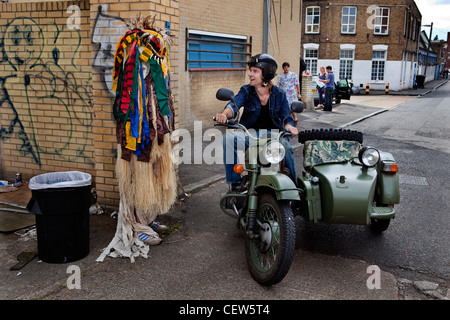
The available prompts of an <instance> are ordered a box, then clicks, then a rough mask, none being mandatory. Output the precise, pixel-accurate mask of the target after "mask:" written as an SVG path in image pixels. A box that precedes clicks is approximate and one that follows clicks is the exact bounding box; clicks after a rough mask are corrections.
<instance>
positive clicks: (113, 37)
mask: <svg viewBox="0 0 450 320" xmlns="http://www.w3.org/2000/svg"><path fill="white" fill-rule="evenodd" d="M105 11H106V8H105V7H102V6H98V11H97V16H96V17H95V23H94V29H93V30H92V43H94V44H96V45H97V51H96V53H95V57H94V61H93V63H92V67H93V68H94V69H96V70H98V71H99V72H100V73H101V77H102V81H103V83H104V84H105V86H106V88H107V89H108V90H109V92H110V94H111V96H115V92H114V91H113V90H112V71H113V66H114V53H115V50H116V44H117V43H118V42H119V40H120V38H121V37H122V36H123V35H124V34H125V33H126V32H127V31H128V28H127V25H126V23H125V20H124V19H122V18H120V17H114V16H111V15H108V14H106V12H105Z"/></svg>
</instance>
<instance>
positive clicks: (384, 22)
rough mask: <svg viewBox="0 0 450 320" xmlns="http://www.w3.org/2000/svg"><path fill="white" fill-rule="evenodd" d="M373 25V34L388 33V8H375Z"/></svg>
mask: <svg viewBox="0 0 450 320" xmlns="http://www.w3.org/2000/svg"><path fill="white" fill-rule="evenodd" d="M373 24H374V31H373V32H374V34H378V35H387V34H388V33H389V8H382V7H378V8H376V10H375V19H374V21H373Z"/></svg>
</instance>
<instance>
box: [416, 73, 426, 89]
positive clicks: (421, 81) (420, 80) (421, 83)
mask: <svg viewBox="0 0 450 320" xmlns="http://www.w3.org/2000/svg"><path fill="white" fill-rule="evenodd" d="M416 86H417V88H422V89H424V88H425V76H423V75H417V76H416Z"/></svg>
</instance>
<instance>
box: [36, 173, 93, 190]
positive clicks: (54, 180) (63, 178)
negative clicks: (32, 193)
mask: <svg viewBox="0 0 450 320" xmlns="http://www.w3.org/2000/svg"><path fill="white" fill-rule="evenodd" d="M91 179H92V178H91V175H90V174H89V173H85V172H81V171H65V172H50V173H44V174H40V175H37V176H34V177H32V178H31V179H30V181H29V182H28V188H30V189H31V190H42V189H49V188H70V187H72V188H73V187H84V186H90V185H91Z"/></svg>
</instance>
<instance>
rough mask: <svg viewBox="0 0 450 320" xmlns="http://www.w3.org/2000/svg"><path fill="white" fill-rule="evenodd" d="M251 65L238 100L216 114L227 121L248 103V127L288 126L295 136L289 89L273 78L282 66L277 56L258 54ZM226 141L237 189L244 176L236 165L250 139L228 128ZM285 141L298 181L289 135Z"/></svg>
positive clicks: (289, 165)
mask: <svg viewBox="0 0 450 320" xmlns="http://www.w3.org/2000/svg"><path fill="white" fill-rule="evenodd" d="M248 67H249V80H250V82H249V84H247V85H244V86H242V87H241V89H240V90H239V93H238V94H237V95H236V96H235V97H234V101H235V104H233V103H231V102H230V103H228V104H227V105H226V107H225V108H224V110H223V111H222V112H221V113H218V114H216V117H215V119H216V122H218V123H226V122H227V120H228V119H230V118H235V117H236V116H237V114H238V112H239V108H240V107H244V110H243V113H242V116H241V119H240V123H241V124H242V125H244V126H245V127H246V128H247V129H254V130H256V131H257V132H259V131H260V130H261V131H262V130H266V131H267V130H283V129H286V130H288V131H289V132H290V133H291V134H292V136H296V135H298V129H297V128H296V127H295V124H294V119H293V117H292V115H291V114H290V113H291V111H290V108H289V103H288V100H287V98H286V94H285V92H284V91H283V90H281V89H279V88H278V87H277V86H274V85H273V84H272V82H271V80H272V79H273V78H274V77H275V75H276V71H277V68H278V65H277V63H276V61H275V59H274V58H273V57H272V56H270V55H268V54H258V55H256V56H254V57H252V58H251V59H250V61H249V62H248ZM283 126H284V127H283ZM223 143H224V162H225V172H226V181H227V184H231V186H232V189H234V190H236V189H237V188H239V185H240V181H241V176H240V175H239V174H237V173H235V172H234V170H233V168H234V165H235V164H236V163H237V157H238V149H241V150H246V149H247V148H248V141H246V137H245V134H244V133H243V132H240V131H236V132H227V133H226V134H225V135H224V140H223ZM281 143H283V145H284V147H285V148H286V168H287V169H288V170H289V174H290V176H291V178H292V180H293V181H294V183H295V181H296V175H295V163H294V153H293V150H292V147H291V146H290V145H289V141H288V138H283V139H282V140H281ZM235 144H236V145H235Z"/></svg>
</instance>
